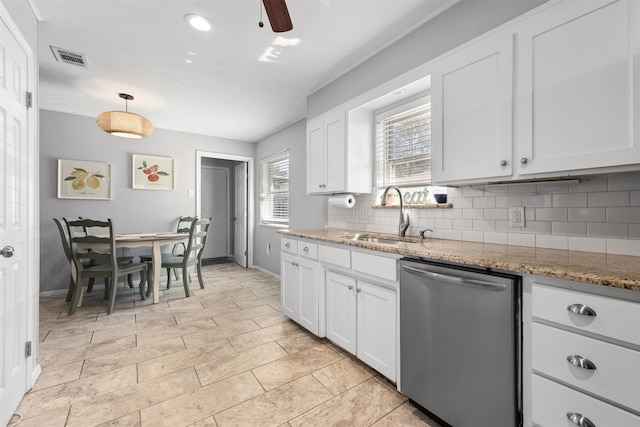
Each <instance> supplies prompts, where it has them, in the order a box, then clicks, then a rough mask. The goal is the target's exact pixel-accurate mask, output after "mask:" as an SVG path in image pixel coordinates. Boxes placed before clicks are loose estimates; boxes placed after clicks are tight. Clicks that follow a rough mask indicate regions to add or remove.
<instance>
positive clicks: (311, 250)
mask: <svg viewBox="0 0 640 427" xmlns="http://www.w3.org/2000/svg"><path fill="white" fill-rule="evenodd" d="M298 255H300V256H303V257H307V258H311V259H318V245H316V244H315V243H309V242H303V241H298Z"/></svg>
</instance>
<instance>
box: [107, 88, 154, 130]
mask: <svg viewBox="0 0 640 427" xmlns="http://www.w3.org/2000/svg"><path fill="white" fill-rule="evenodd" d="M118 96H120V98H122V99H124V100H125V109H126V110H128V104H127V101H130V100H133V96H131V95H129V94H126V93H120V94H118ZM96 123H97V124H98V127H99V128H100V129H102V130H103V131H105V132H107V133H110V134H111V135H115V136H121V137H123V138H144V137H146V136H149V135H151V134H152V133H153V125H152V124H151V122H150V121H149V120H147V119H146V118H144V117H142V116H141V115H139V114H134V113H129V111H105V112H104V113H102V114H100V115H99V116H98V118H97V119H96Z"/></svg>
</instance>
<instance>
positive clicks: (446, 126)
mask: <svg viewBox="0 0 640 427" xmlns="http://www.w3.org/2000/svg"><path fill="white" fill-rule="evenodd" d="M512 77H513V38H512V36H511V34H506V33H500V34H497V35H495V36H492V37H488V38H486V39H484V40H481V41H479V42H477V43H474V44H472V45H470V46H468V47H466V48H464V49H462V50H459V51H457V52H454V53H452V54H450V55H448V56H445V57H444V58H442V59H441V60H438V61H437V62H436V63H435V64H434V72H433V74H432V76H431V82H432V121H431V124H432V137H433V139H432V144H433V157H432V158H433V169H432V174H433V181H434V182H436V183H455V182H456V181H459V180H476V179H485V178H498V177H510V176H511V174H512V165H511V158H512V155H511V148H512V117H511V111H512V88H513V84H512V80H513V79H512Z"/></svg>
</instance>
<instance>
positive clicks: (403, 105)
mask: <svg viewBox="0 0 640 427" xmlns="http://www.w3.org/2000/svg"><path fill="white" fill-rule="evenodd" d="M425 104H429V118H431V105H430V104H431V93H430V92H429V91H426V92H421V93H419V94H416V95H414V96H412V97H409V98H405V99H403V100H401V101H398V102H396V103H394V104H390V105H387V106H385V107H383V108H380V109H379V110H376V111H374V127H375V131H374V134H375V140H374V153H373V155H374V159H373V160H374V177H373V181H374V182H373V186H374V189H376V190H378V191H380V190H384V189H385V188H386V187H388V186H389V185H397V186H398V187H400V188H406V187H412V188H413V187H428V186H430V185H431V182H432V181H422V182H417V181H416V182H411V183H402V184H396V183H394V184H391V183H388V182H386V166H387V161H386V159H383V160H382V163H381V162H380V161H379V153H380V150H382V153H383V155H384V154H385V153H388V152H389V149H388V148H387V146H386V143H385V146H384V147H382V148H380V146H379V145H380V142H379V140H378V126H379V123H380V122H383V121H384V120H386V119H387V118H389V117H392V116H395V115H398V114H402V113H404V112H406V111H408V110H411V109H414V108H416V107H419V106H422V105H425ZM430 126H431V125H430V124H429V128H430ZM383 143H384V142H383ZM429 147H430V148H429V153H428V154H427V156H428V159H429V160H431V159H432V151H431V136H429Z"/></svg>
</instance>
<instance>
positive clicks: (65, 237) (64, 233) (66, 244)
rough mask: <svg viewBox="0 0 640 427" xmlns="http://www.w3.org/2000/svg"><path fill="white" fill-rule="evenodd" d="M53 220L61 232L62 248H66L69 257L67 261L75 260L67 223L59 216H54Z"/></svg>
mask: <svg viewBox="0 0 640 427" xmlns="http://www.w3.org/2000/svg"><path fill="white" fill-rule="evenodd" d="M53 222H55V223H56V226H58V231H59V232H60V240H61V241H62V249H63V250H64V254H65V256H66V257H67V261H69V262H71V261H72V260H73V254H72V252H71V242H70V240H69V229H68V228H67V224H66V223H65V222H64V220H62V219H59V218H53Z"/></svg>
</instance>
